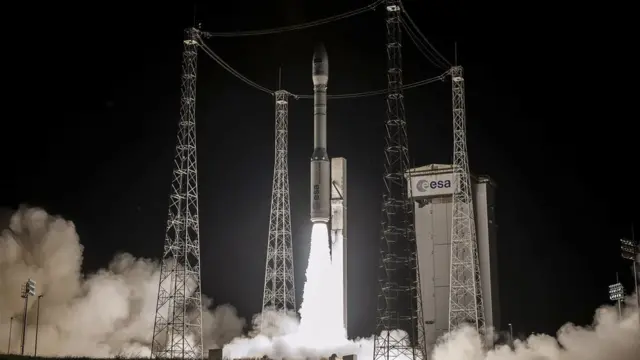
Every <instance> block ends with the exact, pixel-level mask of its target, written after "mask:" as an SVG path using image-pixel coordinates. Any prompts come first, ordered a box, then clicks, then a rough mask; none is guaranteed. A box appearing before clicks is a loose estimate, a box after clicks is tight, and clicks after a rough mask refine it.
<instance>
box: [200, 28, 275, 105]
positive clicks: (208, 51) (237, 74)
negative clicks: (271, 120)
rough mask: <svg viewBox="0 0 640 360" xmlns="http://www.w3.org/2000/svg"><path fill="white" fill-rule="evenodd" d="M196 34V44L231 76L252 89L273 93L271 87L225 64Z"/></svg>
mask: <svg viewBox="0 0 640 360" xmlns="http://www.w3.org/2000/svg"><path fill="white" fill-rule="evenodd" d="M197 36H198V40H199V41H198V45H199V46H200V48H201V49H202V50H203V51H204V52H205V53H206V54H207V55H209V57H210V58H211V59H213V61H215V62H217V63H218V65H220V66H221V67H222V68H223V69H225V70H227V71H228V72H230V73H231V74H232V75H233V76H235V77H237V78H238V79H240V80H242V81H243V82H244V83H245V84H247V85H249V86H251V87H253V88H254V89H257V90H260V91H262V92H265V93H267V94H271V95H273V94H274V91H273V90H271V89H268V88H266V87H264V86H262V85H260V84H258V83H256V82H255V81H252V80H249V78H247V77H246V76H244V75H242V74H241V73H240V72H238V71H237V70H236V69H234V68H233V67H231V65H229V64H227V63H226V62H225V61H224V60H222V58H221V57H220V56H218V55H217V54H216V53H215V52H213V50H211V48H210V47H209V46H207V44H205V43H204V41H203V40H202V37H200V35H197Z"/></svg>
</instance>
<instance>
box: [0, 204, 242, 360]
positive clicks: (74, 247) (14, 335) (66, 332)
mask: <svg viewBox="0 0 640 360" xmlns="http://www.w3.org/2000/svg"><path fill="white" fill-rule="evenodd" d="M0 225H2V226H3V227H2V229H4V224H0ZM82 251H83V248H82V245H80V240H79V237H78V234H77V233H76V229H75V226H74V224H73V223H72V222H70V221H66V220H64V219H62V218H60V217H56V216H51V215H49V214H47V213H46V212H45V211H44V210H42V209H37V208H22V209H20V210H18V211H17V212H16V213H15V214H13V216H12V217H11V219H10V223H9V225H8V226H7V228H6V229H4V230H3V231H2V234H1V235H0V290H1V291H0V346H1V347H0V351H2V352H5V351H6V350H7V348H6V346H7V344H8V340H9V327H10V319H11V317H14V321H13V327H12V331H11V345H10V346H11V351H12V352H14V353H15V352H19V347H20V341H21V329H22V314H23V311H24V300H23V299H22V298H20V291H21V290H20V289H21V286H22V285H23V284H24V282H25V281H26V280H27V279H28V278H31V279H33V280H35V281H36V287H37V293H38V294H42V293H44V297H43V298H42V299H41V302H40V325H39V335H38V355H43V356H55V355H67V356H91V357H108V356H116V355H119V356H148V355H149V353H150V350H149V345H150V343H151V337H152V333H153V323H154V317H155V307H156V296H157V293H158V279H159V266H158V264H157V263H156V262H154V261H151V260H147V259H136V258H134V257H133V256H132V255H130V254H120V255H117V256H116V257H115V258H114V259H113V260H112V262H111V263H110V264H109V266H108V268H107V269H103V270H100V271H98V272H97V273H95V274H90V275H88V276H86V277H84V276H83V275H82V273H81V265H82ZM35 299H36V298H35V297H32V298H30V302H29V308H28V311H27V316H28V320H27V322H28V327H27V338H26V343H25V353H27V354H29V353H33V349H34V341H35V322H36V301H34V300H35ZM203 302H204V304H203V305H204V306H205V307H206V308H208V307H209V306H210V305H211V304H212V301H211V300H210V299H207V298H204V300H203ZM244 325H245V322H244V320H243V319H241V318H239V317H238V315H237V312H236V310H235V309H234V308H233V307H231V306H230V305H222V306H219V307H217V308H215V309H213V310H210V311H209V310H206V309H205V311H204V312H203V338H204V347H205V349H207V348H218V347H220V346H222V345H224V344H225V343H227V342H229V341H230V340H231V339H233V338H235V337H237V336H238V335H240V334H241V333H242V329H243V327H244Z"/></svg>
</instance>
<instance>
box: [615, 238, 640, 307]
mask: <svg viewBox="0 0 640 360" xmlns="http://www.w3.org/2000/svg"><path fill="white" fill-rule="evenodd" d="M639 247H640V245H639V244H638V243H637V242H636V239H635V236H634V234H633V227H631V240H629V239H620V250H621V251H622V253H621V255H622V258H624V259H627V260H631V262H633V282H634V283H635V285H634V286H635V289H636V301H637V303H638V308H640V293H639V292H638V268H637V263H638V260H637V259H638V253H640V249H639Z"/></svg>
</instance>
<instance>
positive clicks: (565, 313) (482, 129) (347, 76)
mask: <svg viewBox="0 0 640 360" xmlns="http://www.w3.org/2000/svg"><path fill="white" fill-rule="evenodd" d="M369 2H371V1H370V0H350V1H348V2H347V1H337V0H331V1H327V0H323V1H317V0H314V1H295V0H278V1H262V2H249V3H248V2H240V1H230V2H207V3H202V4H198V7H197V8H198V19H199V20H200V21H202V23H203V30H208V31H234V30H252V29H262V28H269V27H278V26H283V25H291V24H298V23H303V22H307V21H311V20H315V19H318V18H322V17H327V16H330V15H334V14H337V13H341V12H345V11H348V10H351V9H355V8H358V7H360V6H363V5H366V4H367V3H369ZM178 3H179V2H176V4H178ZM92 4H93V3H92ZM518 4H519V5H518V6H519V8H516V7H511V8H510V7H505V6H502V5H501V6H498V5H487V3H486V2H480V3H479V4H477V5H473V6H469V5H464V4H462V3H461V2H460V1H431V2H426V1H410V0H407V1H406V3H405V5H406V7H407V9H408V11H409V13H410V14H411V15H412V17H413V19H414V20H415V21H416V22H417V24H418V26H419V27H420V28H421V30H422V31H423V33H425V34H426V35H427V36H428V37H429V39H430V40H431V42H432V43H433V44H434V45H435V46H436V47H437V48H438V49H439V50H440V52H441V53H443V54H444V55H445V56H447V57H448V58H449V59H450V60H452V58H453V48H454V46H453V44H454V42H457V44H458V53H459V56H458V60H459V63H460V64H461V65H463V66H464V68H465V75H466V76H465V79H466V86H467V109H468V111H467V119H468V144H469V153H470V154H469V157H470V163H471V169H472V171H473V172H475V173H478V174H487V175H489V176H491V177H492V178H494V180H495V181H496V182H497V184H498V186H499V189H498V195H497V196H498V205H497V219H498V223H499V225H500V230H499V239H498V241H499V242H500V246H499V259H498V262H499V268H500V272H499V277H500V281H501V284H500V292H501V293H500V295H501V302H502V321H503V324H502V327H503V328H506V324H507V323H509V322H511V323H513V324H514V331H515V332H516V333H518V332H524V333H529V332H532V331H545V332H551V333H553V332H554V331H555V330H556V329H557V328H558V327H559V326H560V325H562V324H563V323H565V322H566V321H574V322H577V323H588V322H590V320H591V316H592V315H593V311H594V309H595V308H596V307H597V306H598V305H600V304H602V303H605V302H607V301H608V300H607V297H608V294H607V285H609V284H610V283H613V282H614V281H615V272H616V271H620V272H621V279H622V280H623V282H624V283H625V284H626V285H627V287H629V286H630V285H631V281H630V274H628V271H627V265H625V264H624V263H623V262H622V261H621V260H619V257H618V250H617V249H618V238H619V237H621V236H626V235H629V234H630V226H631V223H632V221H633V218H634V216H635V218H636V220H637V219H638V210H637V203H638V200H640V198H639V196H638V192H637V190H635V188H632V187H631V186H632V184H634V185H635V175H633V174H634V171H637V161H635V156H634V155H635V153H636V149H637V146H636V145H635V144H634V141H635V140H636V139H637V130H636V129H635V128H634V126H633V122H632V121H633V120H631V117H629V116H627V113H630V111H631V110H630V108H629V106H627V105H625V102H624V101H623V100H619V99H617V97H618V96H619V95H620V93H621V92H622V91H623V90H622V88H621V87H620V86H617V84H618V83H620V80H618V79H617V78H619V77H621V76H622V77H624V76H625V75H624V73H625V72H628V71H631V70H630V68H627V69H626V70H625V67H626V65H629V64H626V65H625V64H624V63H618V64H615V67H611V66H609V64H611V63H613V62H614V61H615V60H613V59H612V58H610V57H609V56H608V55H607V51H609V50H611V49H612V48H614V47H616V46H618V45H619V44H621V43H622V40H621V39H620V38H619V37H617V35H615V34H614V32H613V30H611V31H601V30H597V29H596V28H597V27H593V26H590V25H591V23H590V22H589V21H588V20H587V19H588V16H586V15H585V16H577V15H576V16H573V17H571V22H572V24H571V25H568V24H567V14H568V13H569V9H567V10H566V11H565V10H562V9H557V8H554V9H553V11H550V10H549V9H550V8H549V7H547V6H546V5H541V4H539V5H536V6H533V5H526V4H525V3H518ZM38 6H39V7H38V10H37V12H36V13H35V14H33V15H32V16H31V17H29V18H27V19H24V20H28V21H27V28H28V29H27V30H26V32H27V34H26V35H25V34H21V31H22V30H20V29H14V30H12V31H13V35H14V36H13V40H12V43H13V42H17V43H19V44H18V45H17V46H16V47H15V48H14V49H13V50H10V48H7V47H5V57H6V58H11V57H12V60H10V61H12V62H13V61H16V62H17V63H18V65H17V67H7V68H6V75H5V76H6V78H8V79H9V82H8V83H9V84H12V85H11V86H10V87H9V86H7V90H8V91H12V93H11V94H10V95H9V99H10V101H11V103H10V104H8V105H7V108H6V109H5V115H4V116H3V117H4V121H3V130H2V134H3V141H2V142H1V146H2V152H3V154H4V157H3V158H4V159H3V160H4V161H3V163H4V171H3V174H2V177H1V180H0V181H1V182H2V184H1V186H0V189H1V191H2V192H1V193H0V205H1V206H6V207H13V208H15V207H17V206H18V205H19V204H24V203H26V204H30V205H34V206H41V207H44V208H45V209H46V210H47V211H49V212H51V213H54V214H59V215H62V216H63V217H65V218H66V219H69V220H72V221H74V222H75V224H76V225H77V230H78V232H79V234H80V237H81V241H82V243H83V244H84V245H85V251H84V256H85V261H84V267H85V270H86V271H94V270H96V269H98V268H100V267H104V266H106V265H107V264H108V262H109V260H110V259H111V258H112V257H113V255H114V254H115V253H116V252H118V251H126V252H130V253H132V254H134V255H136V256H140V257H153V258H157V257H158V256H159V255H160V254H161V249H162V243H163V238H164V226H165V219H166V212H167V205H168V194H169V187H170V180H171V170H172V157H173V152H174V144H175V134H176V130H177V121H178V114H179V98H180V71H181V70H180V61H181V51H182V36H183V32H182V29H183V28H185V27H188V26H190V25H191V24H192V16H193V11H192V10H193V8H192V5H191V4H188V3H187V2H184V3H183V4H181V5H175V4H171V3H163V4H161V3H154V5H153V6H146V7H143V6H142V5H136V6H137V7H136V6H134V5H127V6H121V5H117V4H109V5H106V4H105V5H98V4H97V3H96V4H93V5H92V8H87V9H80V8H77V7H75V6H72V5H59V4H56V5H55V6H56V7H55V8H54V7H50V8H47V6H53V5H38ZM492 6H493V7H492ZM584 11H587V13H591V12H593V11H589V10H584ZM603 11H604V10H603ZM574 15H575V14H574ZM592 15H593V14H592ZM384 16H385V14H384V11H383V8H379V9H378V10H376V11H373V12H368V13H365V14H362V15H359V16H357V17H355V18H351V19H347V20H342V21H340V22H337V23H333V24H329V25H324V26H321V27H317V28H313V29H308V30H302V31H297V32H293V33H285V34H278V35H269V36H260V37H248V38H229V39H222V38H216V39H211V40H208V41H207V44H208V45H209V46H210V47H211V48H212V50H213V51H215V52H216V53H217V54H218V55H219V56H221V57H222V58H223V59H224V60H225V61H227V62H228V63H229V64H230V65H231V66H233V67H235V68H236V69H237V70H238V71H239V72H241V73H242V74H244V75H245V76H247V77H248V78H250V79H252V80H254V81H256V82H257V83H259V84H261V85H263V86H265V87H268V88H271V89H275V88H276V87H277V83H278V67H279V66H280V65H281V66H282V74H283V76H282V83H283V88H285V89H287V90H289V91H291V92H293V93H303V94H311V92H312V82H311V74H310V72H311V57H312V53H313V48H314V44H315V43H317V42H320V41H322V42H324V44H325V46H326V48H327V51H328V54H329V61H330V79H329V93H331V94H339V93H353V92H361V91H369V90H378V89H383V88H385V87H386V74H385V72H386V53H385V24H384ZM603 16H604V15H603ZM33 24H35V25H34V26H33V27H29V26H31V25H33ZM614 26H615V25H614ZM23 37H24V38H23ZM20 39H22V40H20ZM23 40H24V41H23ZM404 49H405V51H404V59H405V60H404V64H405V68H404V73H405V83H410V82H414V81H418V80H422V79H425V78H428V77H433V76H436V75H439V74H440V73H441V72H442V71H441V70H440V69H438V68H436V67H434V66H433V65H432V64H431V63H429V61H428V60H427V59H425V58H424V57H422V55H421V54H420V53H419V52H418V51H417V50H416V47H415V46H414V45H413V44H411V43H410V41H409V39H408V38H405V47H404ZM200 54H201V56H200V62H199V73H198V94H197V95H198V97H197V101H198V105H197V122H198V146H199V147H198V161H199V181H200V183H199V186H200V219H201V223H200V228H201V234H200V235H201V243H202V245H201V246H202V263H203V265H202V268H203V274H202V276H203V291H204V293H206V294H207V295H209V296H212V297H213V298H214V299H215V302H216V304H221V303H227V302H228V303H231V304H233V305H234V306H236V307H237V308H238V309H239V312H240V314H241V315H244V316H250V315H251V314H253V313H256V312H258V311H259V310H260V307H261V297H262V282H263V279H264V258H265V252H266V241H267V227H268V218H269V206H270V198H271V181H272V167H273V126H274V112H273V110H274V104H273V98H272V97H271V96H269V95H267V94H264V93H261V92H259V91H257V90H255V89H253V88H250V87H248V86H247V85H246V84H244V83H242V82H240V81H239V80H237V79H236V78H234V77H233V76H232V75H230V74H229V73H227V72H226V71H225V70H223V69H222V68H221V67H219V66H218V65H217V64H216V63H215V62H214V61H213V60H211V59H209V58H207V57H206V55H205V54H204V53H202V52H201V53H200ZM629 86H630V85H629ZM450 92H451V85H450V82H449V80H447V81H445V82H438V83H434V84H430V85H427V86H425V87H421V88H417V89H412V90H408V91H407V93H406V102H405V104H406V109H407V119H408V122H409V137H410V141H411V144H410V146H411V152H412V156H413V159H414V163H415V164H416V165H425V164H429V163H449V162H450V161H451V156H452V155H451V154H452V129H451V122H452V121H451V96H450ZM10 109H12V110H13V111H11V113H14V114H13V115H11V114H10ZM312 111H313V110H312V102H311V101H310V100H297V101H296V100H291V103H290V112H289V121H290V139H289V140H290V143H289V151H290V154H289V166H290V172H289V176H290V181H291V208H292V218H293V225H292V232H293V236H294V239H293V241H294V257H295V265H296V285H297V295H298V304H299V303H300V301H301V293H302V287H303V283H304V270H305V268H306V262H307V256H308V242H309V235H310V224H309V220H308V212H309V203H308V202H309V196H308V187H309V157H310V156H311V152H312V132H313V130H312ZM634 116H637V114H636V115H634ZM384 120H385V102H384V97H383V96H376V97H371V98H363V99H353V100H333V101H330V102H329V106H328V123H329V124H328V127H329V139H328V146H329V155H330V156H344V157H346V158H347V159H348V162H349V167H348V171H349V173H348V176H349V197H350V198H349V205H350V207H349V231H350V232H349V254H350V255H349V256H350V257H349V268H348V271H349V282H350V284H349V285H350V287H349V292H350V296H351V297H350V299H349V306H350V310H349V316H350V317H349V333H350V335H351V336H359V335H369V334H370V333H371V332H372V331H373V328H374V320H375V304H376V294H377V286H376V278H375V276H373V275H372V274H376V271H375V268H376V265H377V260H378V257H377V252H378V249H377V246H378V237H379V219H380V196H381V192H382V165H383V125H384ZM629 164H631V165H629ZM633 212H635V215H634V213H633ZM639 231H640V229H639Z"/></svg>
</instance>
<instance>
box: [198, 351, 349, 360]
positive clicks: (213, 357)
mask: <svg viewBox="0 0 640 360" xmlns="http://www.w3.org/2000/svg"><path fill="white" fill-rule="evenodd" d="M268 359H269V358H268V357H266V356H263V357H257V358H251V360H268ZM321 359H322V360H358V356H357V355H344V356H343V357H338V356H336V355H335V354H333V355H331V356H329V357H323V358H321ZM208 360H223V356H222V349H210V350H209V357H208ZM233 360H249V359H233Z"/></svg>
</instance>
